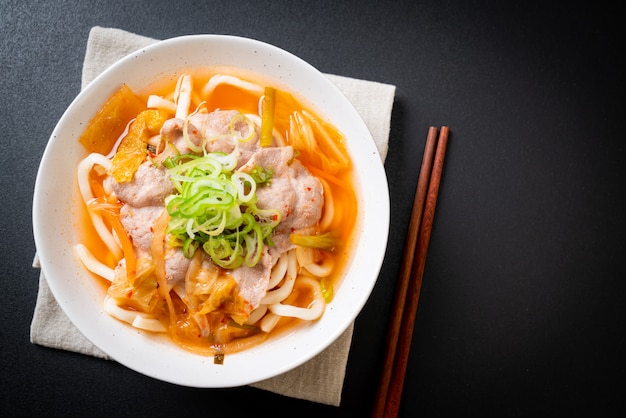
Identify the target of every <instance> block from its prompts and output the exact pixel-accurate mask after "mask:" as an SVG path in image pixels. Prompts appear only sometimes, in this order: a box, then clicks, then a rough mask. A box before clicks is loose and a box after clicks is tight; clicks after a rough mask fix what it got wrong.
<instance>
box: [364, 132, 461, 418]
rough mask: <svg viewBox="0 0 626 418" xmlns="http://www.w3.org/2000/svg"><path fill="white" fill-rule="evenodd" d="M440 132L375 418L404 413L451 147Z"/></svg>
mask: <svg viewBox="0 0 626 418" xmlns="http://www.w3.org/2000/svg"><path fill="white" fill-rule="evenodd" d="M437 132H438V130H437V128H435V127H430V129H429V130H428V137H427V139H426V146H425V148H424V156H423V158H422V166H421V168H420V174H419V178H418V181H417V189H416V192H415V197H414V201H413V209H412V212H411V219H410V221H409V228H408V231H407V236H406V241H405V246H404V252H403V254H402V265H401V271H400V275H399V277H398V283H397V285H396V291H395V294H394V300H393V305H392V313H391V316H390V319H389V326H388V328H387V345H386V350H385V359H384V363H383V369H382V373H381V378H380V382H379V387H378V393H377V396H376V402H375V404H374V409H373V413H372V417H373V418H380V417H386V418H392V417H396V416H397V415H398V411H399V409H400V401H401V398H402V389H403V387H404V376H405V374H406V366H407V363H408V357H409V352H410V348H411V339H412V335H413V328H414V325H415V315H416V313H417V305H418V302H419V295H420V290H421V286H422V276H423V274H424V266H425V264H426V253H427V250H428V242H429V240H430V233H431V230H432V223H433V218H434V214H435V206H436V204H437V195H438V193H439V183H440V181H441V174H442V171H443V161H444V157H445V152H446V148H447V143H448V134H449V130H448V127H446V126H443V127H442V128H441V132H440V134H439V139H437ZM435 145H436V150H435ZM407 302H408V304H407Z"/></svg>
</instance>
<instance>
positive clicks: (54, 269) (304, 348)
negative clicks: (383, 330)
mask: <svg viewBox="0 0 626 418" xmlns="http://www.w3.org/2000/svg"><path fill="white" fill-rule="evenodd" d="M219 43H223V44H228V45H231V46H236V47H244V46H245V49H246V51H250V48H253V49H254V48H256V50H257V51H263V53H267V54H269V55H272V54H274V58H275V59H277V61H278V62H280V63H283V62H288V63H289V65H292V66H293V68H292V70H293V71H294V72H295V71H296V70H297V71H299V72H300V71H301V72H304V73H305V74H306V75H308V76H312V77H315V80H316V83H318V84H320V85H321V87H322V88H323V89H324V91H326V92H328V93H329V94H330V95H331V96H332V98H333V100H334V101H338V102H339V103H340V105H341V107H342V109H343V108H345V110H346V112H347V115H348V116H349V117H350V123H355V124H357V125H358V126H356V127H355V128H354V129H355V131H356V132H358V134H359V135H360V136H362V138H361V139H365V140H364V141H363V143H360V144H359V147H358V148H359V149H358V150H357V148H355V147H354V144H352V143H351V140H350V139H348V143H349V145H350V144H352V145H351V149H350V151H351V154H352V157H353V160H354V159H355V157H354V155H355V154H354V153H353V152H354V151H355V150H357V153H358V154H357V155H359V156H364V158H366V161H367V164H368V166H367V169H365V168H364V167H362V165H361V164H355V165H356V167H355V170H356V171H359V173H358V174H357V177H358V178H359V179H358V181H361V177H362V176H363V175H364V174H365V173H369V174H367V176H368V179H370V177H372V176H374V177H372V178H371V180H373V182H374V186H375V187H376V189H377V196H376V199H377V200H376V211H377V212H376V216H377V219H376V222H374V220H371V219H370V214H369V213H363V214H362V218H363V219H361V220H360V222H361V225H362V229H363V231H362V232H361V234H365V231H367V237H368V238H370V239H372V240H376V241H377V242H376V244H375V245H374V244H373V243H366V244H367V245H366V246H365V247H364V248H363V249H361V245H365V244H363V243H362V241H363V240H362V239H359V242H357V243H355V244H354V245H355V251H357V249H358V250H359V251H368V254H367V255H366V256H365V258H366V259H367V260H363V262H364V263H365V264H366V267H367V268H368V269H371V270H370V271H367V274H369V280H368V281H366V282H365V283H356V282H355V283H351V285H352V286H353V287H352V288H351V290H353V291H358V292H359V293H358V296H359V299H358V300H357V301H353V302H352V305H351V307H350V309H349V310H347V311H346V312H345V314H344V315H341V316H340V318H341V320H340V321H339V324H338V325H337V324H336V323H334V324H330V325H333V327H330V329H329V327H328V325H329V324H327V323H325V322H323V321H322V320H320V321H319V322H316V323H314V324H310V325H307V326H303V327H301V329H305V328H306V329H314V327H316V326H318V327H320V326H322V325H321V324H323V326H324V327H326V328H324V330H323V332H322V335H324V336H325V337H326V339H325V340H324V341H323V342H317V343H311V342H310V341H307V343H306V345H300V344H299V341H297V338H298V335H297V333H295V334H290V335H287V336H284V337H280V338H279V339H278V340H276V341H274V342H268V343H262V345H265V344H270V343H271V344H276V343H280V344H282V343H284V342H285V341H288V343H289V345H290V346H293V347H295V348H294V350H295V351H297V350H300V352H303V354H301V355H291V356H287V357H288V358H287V359H286V361H285V362H284V363H282V364H277V365H276V366H274V367H271V368H267V367H266V368H263V367H261V368H259V369H261V370H258V371H256V370H257V369H252V370H250V373H241V372H242V370H243V369H241V368H238V369H237V368H233V369H232V370H234V371H233V373H231V375H226V374H223V373H221V372H218V373H215V374H214V375H211V374H210V373H208V374H207V375H206V376H200V377H198V376H195V375H194V376H190V374H189V373H177V370H175V369H173V368H174V367H175V366H177V365H178V366H182V367H184V371H186V372H187V371H188V370H190V368H192V367H193V366H194V364H193V363H194V361H190V360H185V359H184V358H190V356H191V358H193V359H194V360H195V363H197V364H198V365H201V366H200V367H202V368H203V369H206V368H207V366H206V363H212V358H211V359H209V358H200V356H198V355H194V354H191V353H187V352H185V353H183V354H181V353H180V352H179V351H181V350H182V349H180V348H178V347H175V344H173V343H169V344H170V345H171V346H172V347H170V346H167V343H163V342H161V341H158V340H157V339H153V338H151V336H149V338H144V339H142V341H144V342H145V344H143V345H141V346H140V347H139V348H138V350H141V349H143V348H146V347H147V346H148V345H149V346H154V347H158V348H155V350H162V351H163V353H164V354H165V355H166V356H167V355H171V356H172V359H173V360H172V361H174V360H176V361H174V363H172V364H167V365H165V366H164V367H162V368H160V369H158V368H157V369H154V368H152V367H150V365H149V363H147V362H146V361H143V362H142V361H139V364H138V357H141V353H138V352H137V350H135V349H134V348H132V347H131V348H130V349H129V350H122V349H119V348H116V347H115V344H112V343H111V342H109V341H107V339H111V338H113V340H115V341H116V342H119V341H118V340H119V339H121V338H124V337H127V336H128V335H129V333H128V330H124V328H130V327H129V326H127V325H124V324H118V326H115V324H113V325H111V326H110V328H111V329H112V331H111V330H108V331H109V332H117V333H121V334H123V337H115V336H114V337H111V336H109V335H107V336H104V335H99V334H98V332H99V331H98V330H94V329H92V328H91V325H93V318H94V316H93V315H92V316H91V317H89V318H88V319H84V320H83V319H82V318H80V317H78V315H77V309H79V307H80V303H81V302H80V301H77V300H76V299H73V298H72V296H74V295H72V294H71V291H68V288H69V287H70V286H71V284H75V283H76V281H77V280H79V281H80V280H83V278H82V277H78V276H76V275H71V276H70V277H66V276H65V275H64V274H63V273H66V272H64V271H60V270H59V269H60V267H59V265H60V262H58V263H57V262H56V261H55V259H56V257H59V256H63V255H64V256H65V257H67V258H72V255H71V254H70V253H71V250H70V248H63V249H62V250H59V249H54V250H52V248H51V245H52V244H51V243H50V240H54V239H55V238H50V237H49V236H47V235H46V234H45V233H44V232H45V231H46V228H45V225H46V218H47V212H48V209H49V208H48V207H46V205H47V204H48V203H49V202H50V201H51V199H53V198H52V197H51V193H49V192H48V190H47V188H48V187H51V185H52V183H51V182H52V181H53V180H52V179H51V178H50V177H51V176H49V175H50V170H52V168H53V167H55V166H56V165H58V164H59V162H58V161H57V162H51V161H52V159H53V158H54V157H56V156H57V155H56V154H55V147H57V148H58V147H59V146H60V145H61V144H62V140H63V139H61V138H62V136H63V134H64V133H65V131H67V130H68V129H70V130H71V129H72V126H76V121H75V119H76V118H77V117H76V115H81V112H83V111H81V109H83V110H84V112H83V116H82V117H78V119H83V120H84V119H87V120H88V119H90V118H91V116H90V115H88V116H84V114H85V113H87V114H88V111H87V110H85V109H86V108H87V107H88V105H87V102H88V100H89V98H91V97H92V96H101V97H108V95H110V93H109V94H107V88H103V84H106V83H108V82H109V81H111V80H115V79H117V80H118V84H117V85H119V82H120V81H121V80H120V79H119V78H118V77H120V76H121V75H122V74H125V73H127V72H133V70H132V68H133V66H134V65H136V61H137V60H139V61H140V62H143V61H145V60H146V58H148V59H149V58H150V57H158V56H159V54H162V53H163V51H169V50H170V49H171V48H176V47H180V46H181V45H201V44H214V45H215V44H219ZM259 53H261V52H259ZM180 68H181V69H184V68H185V66H184V65H181V66H180ZM251 70H253V69H251ZM284 70H285V69H284V68H283V69H282V70H281V71H283V73H284ZM268 71H269V70H268ZM269 77H270V78H271V76H269ZM296 77H298V76H296ZM275 81H276V82H277V83H280V81H281V80H275ZM283 81H284V80H283ZM290 82H291V80H288V81H287V82H286V84H289V83H290ZM316 83H312V84H316ZM318 87H319V86H318ZM108 88H109V89H111V88H113V87H110V86H109V87H108ZM111 92H112V91H111ZM300 96H303V97H304V98H305V99H308V96H307V95H306V94H300V95H299V97H300ZM101 104H102V101H101V102H99V103H96V104H95V105H92V106H91V107H92V108H96V109H97V108H99V107H100V106H101ZM326 104H329V103H326ZM333 106H337V103H333ZM320 107H323V105H322V104H318V105H317V106H316V108H317V109H319V108H320ZM327 116H328V115H327ZM331 119H332V117H331ZM78 125H80V123H78ZM340 130H341V129H340ZM74 131H76V129H74ZM79 133H80V132H78V134H79ZM74 135H76V132H74ZM70 136H71V135H70ZM74 139H76V138H74ZM64 140H66V141H67V140H69V139H64ZM74 142H75V143H77V142H76V141H74ZM361 148H362V149H361ZM83 154H84V152H83ZM368 186H369V184H368ZM368 189H369V187H365V185H363V184H361V191H360V192H361V194H362V195H363V196H361V197H360V199H359V204H361V205H363V204H364V201H365V202H373V201H374V200H373V199H374V197H373V195H371V193H372V192H371V191H369V190H368ZM60 190H65V189H60ZM366 194H367V196H368V197H365V195H366ZM389 206H390V205H389V190H388V184H387V178H386V175H385V170H384V166H383V163H382V161H381V159H380V155H379V153H378V150H377V148H376V146H375V143H374V141H373V139H372V137H371V133H370V132H369V130H368V129H367V127H366V125H365V122H364V121H363V119H362V117H361V116H360V115H359V114H358V112H357V111H356V109H354V107H353V105H352V104H351V103H350V102H349V100H348V99H347V98H346V96H345V95H344V94H343V92H341V91H340V89H339V88H338V87H337V86H336V85H335V84H334V83H332V82H331V81H330V80H329V79H328V78H327V77H325V76H324V75H323V74H322V73H321V72H320V71H319V70H317V69H316V68H315V67H313V66H312V65H310V64H308V63H307V62H305V61H304V60H302V59H301V58H299V57H297V56H295V55H293V54H291V53H289V52H287V51H285V50H283V49H281V48H278V47H276V46H274V45H271V44H268V43H265V42H262V41H258V40H255V39H251V38H245V37H240V36H233V35H214V34H200V35H185V36H179V37H174V38H169V39H165V40H161V41H157V42H155V43H153V44H151V45H149V46H146V47H143V48H140V49H138V50H137V51H135V52H132V53H130V54H128V55H126V56H125V57H124V58H122V59H120V60H118V61H116V62H115V63H114V64H112V65H111V66H110V67H108V68H107V69H106V70H104V71H103V72H102V73H101V74H99V75H98V76H97V77H96V78H95V79H94V80H93V81H92V82H90V83H89V84H88V85H87V86H86V87H85V88H84V89H83V90H82V91H81V92H80V93H79V94H78V95H77V96H76V97H75V98H74V100H73V101H72V102H71V103H70V105H69V106H68V108H67V109H66V110H65V112H64V113H63V115H62V117H61V118H60V120H59V122H58V124H57V125H56V126H55V128H54V130H53V132H52V134H51V136H50V139H49V141H48V143H47V145H46V147H45V150H44V153H43V156H42V160H41V164H40V167H39V169H38V173H37V178H36V181H35V191H34V198H33V234H34V238H35V245H36V249H37V254H38V257H39V259H40V264H41V269H42V272H43V273H44V276H45V277H46V279H47V283H48V286H49V288H50V290H51V292H52V294H53V295H54V296H55V299H56V300H57V302H58V303H59V305H60V306H61V308H62V309H63V311H64V312H65V314H66V315H67V316H68V318H69V319H70V321H72V323H73V324H74V325H75V326H76V328H77V329H78V330H79V331H80V332H81V333H82V334H83V335H84V336H85V337H86V338H87V339H88V340H89V341H90V342H92V343H93V344H94V345H95V346H96V347H98V348H100V349H101V350H102V351H103V352H105V353H106V354H107V355H109V356H110V357H111V358H113V359H115V360H116V361H118V362H120V363H121V364H123V365H125V366H126V367H128V368H130V369H133V370H135V371H137V372H139V373H142V374H145V375H148V376H151V377H154V378H156V379H159V380H163V381H167V382H170V383H175V384H179V385H184V386H195V387H234V386H242V385H246V384H251V383H255V382H258V381H261V380H265V379H268V378H271V377H274V376H277V375H279V374H282V373H284V372H286V371H289V370H292V369H294V368H295V367H297V366H300V365H302V364H303V363H305V362H307V361H308V360H310V359H312V358H313V357H315V356H316V355H317V354H319V353H320V352H321V351H323V350H324V349H326V348H327V347H328V346H329V345H331V344H332V343H333V342H334V341H335V340H336V339H337V338H338V337H339V336H341V334H343V333H344V332H345V331H346V329H347V328H348V327H349V326H350V324H351V323H352V322H353V321H354V320H355V319H356V317H357V315H358V314H359V312H360V311H361V310H362V308H363V306H364V305H365V303H366V302H367V300H368V299H369V297H370V294H371V292H372V290H373V288H374V285H375V284H376V282H377V278H378V274H379V272H380V269H381V267H382V262H383V259H384V255H385V252H386V247H387V241H388V232H389V219H390V213H389V212H390V208H389ZM55 216H62V214H58V213H57V214H56V215H55ZM368 227H369V228H371V230H370V229H367V228H368ZM370 232H371V233H370ZM69 235H71V234H69ZM363 236H365V235H363ZM66 238H71V237H67V236H66ZM357 246H358V248H357ZM353 258H357V257H356V255H355V256H354V257H353ZM361 258H363V257H361ZM353 261H354V260H353ZM63 262H64V263H69V264H71V262H66V261H63ZM75 262H76V260H74V263H75ZM351 268H352V267H350V269H351ZM347 275H348V274H346V278H347ZM83 276H84V275H83ZM346 278H344V283H342V284H341V286H340V287H339V289H338V291H337V295H343V294H346V292H347V290H346V291H344V292H343V293H342V292H341V290H342V288H343V286H344V285H345V284H346V283H345V282H346ZM84 284H85V283H83V285H84ZM87 286H93V285H92V284H89V283H87ZM345 297H347V296H345ZM345 297H342V298H341V301H343V299H344V298H345ZM82 303H84V302H82ZM98 309H99V310H100V311H102V308H101V306H99V307H98ZM328 310H329V309H328V307H327V312H326V313H325V314H324V316H326V315H329V314H328ZM330 310H331V311H332V310H333V308H332V307H331V309H330ZM335 310H336V309H335ZM99 314H100V316H102V318H100V320H102V321H103V322H107V318H106V316H107V314H102V312H100V313H99ZM96 316H97V315H96ZM324 316H323V318H324ZM90 320H91V321H92V323H90V322H89V321H90ZM107 326H109V325H107ZM143 334H144V333H142V335H143ZM144 337H145V335H144ZM294 339H295V340H296V341H293V340H294ZM285 346H286V345H285ZM253 350H254V349H251V350H246V351H244V352H242V353H244V354H241V353H234V354H230V355H228V356H227V358H229V359H230V358H231V357H233V358H234V360H235V359H237V361H239V360H238V359H240V358H241V357H242V356H245V355H246V353H248V352H251V353H253V354H256V351H255V352H253ZM257 351H259V350H257ZM265 351H267V350H263V355H265ZM168 360H169V359H168ZM207 360H211V361H207ZM234 360H233V362H234ZM227 361H229V362H230V360H227ZM245 364H246V365H248V366H249V363H248V362H245ZM224 369H226V368H224ZM208 370H210V368H209V369H208Z"/></svg>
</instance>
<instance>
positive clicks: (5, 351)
mask: <svg viewBox="0 0 626 418" xmlns="http://www.w3.org/2000/svg"><path fill="white" fill-rule="evenodd" d="M504 3H507V2H500V1H491V2H479V1H445V0H444V1H429V2H425V1H413V0H412V1H395V2H392V1H389V2H374V1H366V0H365V1H364V0H362V1H321V2H312V1H304V2H301V1H294V2H287V1H282V2H281V1H236V0H231V1H223V2H218V1H205V2H203V1H185V0H179V1H176V2H173V1H160V0H151V1H149V2H148V1H143V2H132V1H119V0H107V1H91V0H80V1H73V0H66V1H62V2H61V1H59V2H50V1H17V0H0V68H1V69H2V71H1V74H0V109H1V116H0V141H1V143H2V152H0V161H1V162H0V170H1V177H0V181H1V182H2V188H1V192H2V195H3V199H2V205H1V207H2V217H1V218H0V219H1V223H0V228H1V229H0V241H1V243H2V247H1V248H2V257H1V260H2V267H1V269H0V271H1V272H2V281H1V286H2V292H1V294H2V303H1V304H0V317H1V319H2V326H0V344H1V347H0V348H1V349H0V415H2V416H7V415H20V416H37V415H46V416H57V415H70V416H88V415H100V416H118V415H119V416H165V415H172V414H175V415H176V416H187V415H188V416H199V415H200V414H207V416H208V414H210V415H211V416H253V414H255V415H256V416H259V415H258V414H259V413H260V414H261V416H290V417H291V416H295V417H300V416H303V417H304V416H328V417H330V416H337V417H344V416H355V417H357V416H358V417H361V416H368V411H369V409H370V408H371V406H372V403H373V399H374V396H375V392H376V387H377V379H378V374H379V371H380V369H379V368H380V359H381V356H382V353H383V348H384V336H385V329H386V326H387V318H388V316H389V312H390V308H391V302H392V298H393V292H394V286H395V281H396V276H397V274H398V271H399V265H400V259H401V254H402V247H403V243H404V238H405V231H406V226H407V224H408V220H409V214H410V209H411V204H412V199H413V194H414V190H415V185H416V182H417V176H418V167H419V162H420V161H421V157H422V152H423V146H424V142H425V138H426V133H427V130H428V127H429V126H430V125H436V126H441V125H447V126H449V127H450V130H451V136H450V142H449V145H448V153H447V156H446V162H445V167H444V175H443V180H442V183H441V189H440V193H439V200H438V206H437V213H436V216H435V222H434V227H433V231H432V237H431V242H430V248H429V253H428V259H427V263H426V270H425V274H424V281H423V287H422V293H421V299H420V305H419V310H418V313H417V318H416V324H415V331H414V334H413V343H412V349H411V357H410V359H409V366H408V367H409V370H408V374H407V377H406V383H405V388H404V396H403V404H402V409H401V416H404V417H410V416H411V417H413V416H415V417H416V416H423V417H429V416H445V417H453V416H498V417H500V416H533V415H537V414H539V413H552V414H555V415H558V416H580V415H587V414H589V413H593V416H607V414H608V413H609V411H612V410H617V411H619V410H623V401H622V398H621V396H623V395H624V394H625V393H626V392H625V390H624V389H625V385H624V374H625V373H626V360H625V357H624V354H626V337H625V334H624V329H625V328H624V319H625V318H626V304H625V296H626V295H625V293H626V292H625V290H626V285H625V280H626V274H624V273H625V272H624V270H625V269H624V259H625V257H626V235H625V233H626V228H625V226H626V225H625V221H624V213H625V210H626V205H625V203H626V199H625V190H626V189H625V187H624V180H625V179H626V176H625V174H626V169H625V167H626V147H625V145H624V140H625V138H624V129H623V126H624V120H625V118H624V104H623V103H624V102H623V99H624V93H625V91H624V86H625V82H624V75H625V74H624V66H622V65H620V64H618V60H620V58H622V57H621V55H623V53H624V51H625V50H626V48H625V47H624V39H626V38H625V37H624V36H623V30H622V27H623V25H624V23H623V19H622V18H621V17H620V16H621V14H619V13H618V11H617V9H616V8H615V9H612V8H607V7H606V6H601V5H600V4H599V3H598V2H589V3H587V4H585V3H581V2H577V1H570V2H560V3H561V4H560V5H559V4H558V3H557V5H553V4H549V3H548V2H534V1H524V2H510V3H511V4H507V5H505V4H504ZM96 25H98V26H105V27H117V28H121V29H125V30H129V31H132V32H135V33H139V34H142V35H146V36H150V37H155V38H167V37H173V36H177V35H184V34H196V33H218V34H232V35H240V36H245V37H250V38H255V39H258V40H261V41H265V42H269V43H272V44H274V45H277V46H279V47H281V48H283V49H285V50H287V51H290V52H292V53H294V54H296V55H298V56H300V57H301V58H303V59H305V60H307V61H308V62H310V63H311V64H312V65H314V66H316V67H317V68H318V69H319V70H321V71H323V72H326V73H333V74H339V75H344V76H349V77H355V78H362V79H367V80H373V81H378V82H383V83H389V84H393V85H395V86H397V92H396V99H395V103H394V109H393V115H392V122H391V133H390V142H389V148H390V149H389V157H388V158H387V161H386V164H385V168H386V170H387V176H388V180H389V186H390V194H391V206H392V209H391V228H390V240H389V245H388V248H387V254H386V258H385V262H384V264H383V268H382V271H381V273H380V276H379V280H378V282H377V284H376V286H375V288H374V290H373V293H372V295H371V298H370V300H369V301H368V303H367V305H366V306H365V308H364V310H363V311H362V313H361V314H360V315H359V317H358V318H357V321H356V326H355V333H354V339H353V344H352V348H351V353H350V357H349V362H348V365H347V372H346V379H345V386H344V390H343V400H342V404H341V406H340V407H332V406H324V405H319V404H315V403H311V402H307V401H302V400H295V399H290V398H285V397H282V396H279V395H275V394H272V393H270V392H265V391H261V390H258V389H253V388H249V387H243V388H235V389H224V390H201V389H190V388H185V387H179V386H175V385H171V384H168V383H163V382H160V381H156V380H153V379H151V378H148V377H145V376H142V375H139V374H137V373H135V372H133V371H131V370H129V369H127V368H125V367H123V366H121V365H119V364H117V363H115V362H112V361H105V360H98V359H95V358H91V357H87V356H84V355H79V354H74V353H69V352H64V351H59V350H55V349H48V348H43V347H40V346H35V345H32V344H31V343H30V340H29V326H30V321H31V319H32V313H33V309H34V306H35V300H36V295H37V283H38V271H37V270H35V269H33V268H32V267H31V262H32V259H33V255H34V254H35V245H34V240H33V235H32V222H31V205H32V197H33V186H34V183H35V176H36V173H37V168H38V165H39V161H40V159H41V156H42V153H43V150H44V147H45V144H46V141H47V138H48V137H49V135H50V133H51V132H52V130H53V128H54V126H55V124H56V122H57V120H58V119H59V117H60V116H61V114H62V112H63V111H64V110H65V108H66V107H67V106H68V105H69V103H70V102H71V100H72V99H73V98H74V97H75V96H76V94H77V93H78V92H79V89H80V77H81V67H82V62H83V58H84V53H85V45H86V41H87V36H88V32H89V29H90V28H91V27H92V26H96ZM270 414H271V415H270Z"/></svg>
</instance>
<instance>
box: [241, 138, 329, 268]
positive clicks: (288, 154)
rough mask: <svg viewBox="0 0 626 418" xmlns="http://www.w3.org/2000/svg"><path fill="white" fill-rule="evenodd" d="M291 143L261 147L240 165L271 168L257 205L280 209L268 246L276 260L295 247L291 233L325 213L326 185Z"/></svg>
mask: <svg viewBox="0 0 626 418" xmlns="http://www.w3.org/2000/svg"><path fill="white" fill-rule="evenodd" d="M293 152H294V151H293V148H292V147H281V148H273V147H270V148H261V149H260V150H259V151H258V152H256V153H255V154H254V155H253V156H252V157H251V158H250V159H249V160H248V162H247V163H246V164H245V165H244V166H242V167H241V168H240V170H241V171H244V172H250V171H251V170H253V169H254V168H255V167H262V168H264V169H268V168H272V170H273V172H274V173H273V176H272V180H271V181H270V184H269V185H267V186H260V187H258V188H257V191H256V195H257V198H258V201H257V206H258V207H259V208H260V209H277V210H278V211H280V213H281V222H280V224H279V225H278V226H277V227H276V229H275V230H274V234H273V235H272V240H273V241H274V246H273V247H270V248H269V252H270V254H271V256H272V260H273V262H276V261H277V260H278V257H279V256H280V255H281V254H282V253H284V252H286V251H288V250H290V249H291V248H293V247H294V246H293V244H291V241H290V240H289V234H290V233H291V232H293V231H296V230H301V229H305V228H308V227H310V226H313V225H315V224H317V222H318V221H319V220H320V217H321V215H322V206H323V204H324V188H323V186H322V184H321V183H320V181H319V180H318V179H317V178H316V177H314V176H313V175H311V173H309V171H308V170H307V169H306V168H305V167H304V166H303V165H302V163H301V162H300V161H298V160H297V159H294V154H293Z"/></svg>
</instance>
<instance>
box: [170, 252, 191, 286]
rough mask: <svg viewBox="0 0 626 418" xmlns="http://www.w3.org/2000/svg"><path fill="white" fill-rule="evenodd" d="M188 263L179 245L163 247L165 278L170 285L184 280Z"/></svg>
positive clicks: (189, 262)
mask: <svg viewBox="0 0 626 418" xmlns="http://www.w3.org/2000/svg"><path fill="white" fill-rule="evenodd" d="M190 264H191V259H189V258H187V257H185V255H184V254H183V250H182V248H181V247H170V246H166V247H165V278H166V279H167V283H168V284H169V285H170V286H174V285H176V284H180V283H184V282H185V275H186V274H187V270H188V269H189V265H190Z"/></svg>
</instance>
